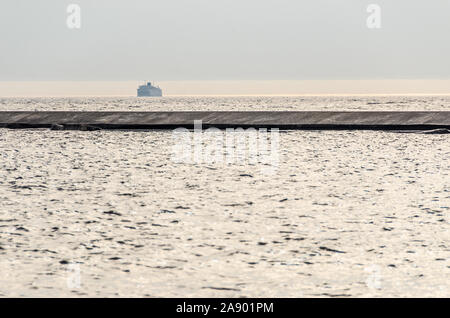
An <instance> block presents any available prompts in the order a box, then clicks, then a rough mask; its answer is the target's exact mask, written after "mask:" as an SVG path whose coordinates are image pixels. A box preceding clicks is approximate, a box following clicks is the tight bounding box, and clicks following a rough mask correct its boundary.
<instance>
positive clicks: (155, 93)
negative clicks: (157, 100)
mask: <svg viewBox="0 0 450 318" xmlns="http://www.w3.org/2000/svg"><path fill="white" fill-rule="evenodd" d="M137 96H138V97H161V96H162V90H161V88H159V87H158V86H153V85H152V83H151V82H147V84H145V85H141V86H139V88H138V90H137Z"/></svg>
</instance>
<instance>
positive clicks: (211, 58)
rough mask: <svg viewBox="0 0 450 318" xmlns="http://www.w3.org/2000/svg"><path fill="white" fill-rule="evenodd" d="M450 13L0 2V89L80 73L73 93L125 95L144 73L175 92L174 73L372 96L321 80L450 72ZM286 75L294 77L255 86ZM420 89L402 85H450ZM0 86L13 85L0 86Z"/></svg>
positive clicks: (217, 1) (442, 6)
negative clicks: (74, 12) (373, 21)
mask: <svg viewBox="0 0 450 318" xmlns="http://www.w3.org/2000/svg"><path fill="white" fill-rule="evenodd" d="M70 4H77V5H78V6H79V7H80V8H81V20H80V21H81V24H80V29H76V28H75V29H70V28H69V27H68V25H67V19H68V17H69V16H70V13H68V12H67V8H68V6H69V5H70ZM370 4H376V5H378V6H379V8H381V15H380V18H381V19H380V21H381V22H380V28H375V29H371V28H369V27H368V26H367V18H368V17H369V16H370V15H371V13H368V12H367V8H368V6H369V5H370ZM449 17H450V1H449V0H439V1H437V0H435V1H423V0H395V1H391V0H389V1H388V0H383V1H381V0H370V1H365V0H314V1H298V0H226V1H225V0H189V1H186V0H164V1H163V0H161V1H156V0H127V1H124V0H95V1H92V0H70V1H68V0H39V1H29V0H2V1H1V2H0V39H1V43H0V57H1V58H0V81H4V82H9V83H10V84H5V83H3V85H0V96H5V95H13V94H14V92H16V91H17V90H19V91H20V87H19V86H17V83H15V82H17V81H33V82H34V81H77V82H76V83H75V84H74V86H70V87H71V88H72V91H73V90H75V91H77V92H78V94H81V95H82V94H85V93H86V94H88V93H92V94H94V95H97V94H100V95H101V94H103V92H104V90H102V89H100V87H101V85H102V84H97V86H95V85H94V86H86V85H89V84H86V85H85V84H81V83H80V82H79V81H88V82H94V81H120V82H127V81H130V84H129V85H130V87H129V88H127V90H126V91H124V92H123V93H124V94H125V95H134V94H135V92H134V88H135V86H136V85H137V84H138V83H139V82H140V81H145V80H156V81H158V82H160V83H165V85H166V86H165V87H163V88H166V93H167V92H172V93H173V94H182V93H184V92H183V89H180V85H179V84H176V85H175V84H174V82H173V81H179V82H187V81H196V82H195V83H197V84H195V83H194V84H192V85H194V87H197V86H195V85H199V83H200V82H199V81H207V82H211V81H213V82H211V83H212V84H211V85H212V86H203V88H201V89H199V90H195V91H198V92H203V93H204V94H209V93H211V94H215V93H227V94H228V93H231V94H234V93H236V94H240V93H248V94H254V93H255V94H259V93H263V92H267V93H268V94H284V93H293V94H299V93H336V92H341V93H344V92H355V93H359V92H362V93H371V92H374V93H378V92H381V91H382V89H383V87H384V86H385V85H381V86H380V87H375V88H374V87H372V88H370V87H369V89H363V90H361V89H360V88H359V87H360V86H361V85H360V84H359V83H358V82H354V83H355V84H356V86H355V87H353V88H352V87H347V88H346V87H343V88H342V90H341V91H339V89H337V90H336V88H339V87H341V86H339V85H338V86H330V87H325V86H326V83H331V84H330V85H334V84H333V83H334V82H333V81H334V80H361V79H363V80H383V79H384V80H385V79H397V80H399V79H400V80H412V79H413V80H424V79H427V80H449V79H450V58H449V56H450V41H449V40H448V35H449V33H450V18H449ZM285 80H290V81H294V82H293V83H297V84H292V85H294V86H295V87H294V88H292V87H291V88H287V89H286V87H284V86H283V85H278V86H276V87H279V89H278V90H277V89H274V87H273V86H264V85H263V86H261V83H262V82H261V81H285ZM303 80H314V81H316V80H324V81H331V82H324V83H322V84H319V87H322V88H323V89H315V88H314V89H310V90H308V89H306V90H305V89H304V86H302V85H301V86H298V82H295V81H303ZM217 81H219V82H217ZM220 81H235V82H234V83H238V82H236V81H239V83H241V84H243V83H244V82H241V81H257V83H259V84H256V86H255V82H252V83H253V84H251V85H250V84H249V85H250V86H248V87H247V88H245V87H244V88H243V87H242V86H239V85H235V84H230V85H228V86H227V85H224V86H223V87H219V86H217V83H220ZM131 83H132V84H131ZM245 83H251V82H245ZM266 83H267V82H266ZM312 83H316V82H312ZM346 83H347V84H346V85H348V84H349V83H350V82H346ZM374 83H375V82H374ZM377 83H381V82H377ZM406 83H408V82H406ZM441 83H442V82H441ZM43 85H45V84H43ZM67 85H68V84H67V83H66V84H64V83H62V86H60V88H61V87H65V86H67ZM83 85H85V86H83ZM167 85H169V86H167ZM174 85H175V86H174ZM187 85H188V86H189V85H191V84H187ZM233 85H234V86H233ZM252 85H253V86H252ZM296 85H297V86H296ZM315 85H316V84H313V86H314V87H315ZM324 85H325V86H324ZM364 85H365V84H363V85H362V86H364ZM427 85H430V86H427ZM427 85H425V86H423V87H418V90H411V89H407V91H408V92H418V93H427V92H429V93H432V92H439V93H450V91H449V90H450V89H447V90H445V89H444V91H442V89H441V88H440V87H439V85H440V84H439V85H438V87H434V86H433V85H434V82H428V84H427ZM444 86H445V85H444ZM7 87H9V88H11V87H12V88H13V90H9V91H7V90H3V91H2V90H1V89H2V88H3V89H6V88H7ZM40 87H42V86H40ZM54 87H55V89H56V90H57V91H58V88H57V87H56V85H55V86H54ZM83 87H84V88H83ZM89 87H90V88H91V89H90V90H89ZM94 87H98V88H99V89H98V90H94V91H93V89H94ZM131 87H133V89H132V90H131ZM211 87H213V89H212V90H211ZM227 87H228V89H227ZM307 87H309V86H307ZM387 87H388V88H389V85H387ZM402 87H405V88H408V84H402V85H400V87H399V88H398V89H394V90H393V92H394V93H402V92H406V91H405V89H403V88H402ZM86 88H87V90H86ZM197 88H198V87H197ZM268 88H269V91H268ZM236 89H237V90H236ZM36 90H37V92H36V94H39V95H41V94H47V92H46V91H45V90H41V91H39V90H38V89H37V88H36ZM27 91H29V88H27V89H25V90H24V92H27ZM186 91H187V92H192V91H190V90H186ZM58 92H59V91H58ZM58 92H52V91H50V92H49V93H48V94H53V95H54V94H58ZM16 93H17V92H16ZM70 93H71V91H70V90H66V94H70ZM72 93H73V92H72ZM17 94H19V95H20V94H21V93H20V92H19V93H17ZM115 95H122V93H117V92H116V94H115Z"/></svg>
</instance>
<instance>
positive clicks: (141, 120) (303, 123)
mask: <svg viewBox="0 0 450 318" xmlns="http://www.w3.org/2000/svg"><path fill="white" fill-rule="evenodd" d="M196 120H197V121H200V120H201V121H202V127H203V128H208V127H217V128H221V129H224V128H237V127H242V128H249V127H255V128H279V129H304V130H307V129H308V130H311V129H314V130H317V129H319V130H344V129H345V130H354V129H361V130H432V129H440V128H443V129H450V111H224V112H222V111H201V112H187V111H182V112H128V111H123V112H87V111H83V112H77V111H45V112H44V111H30V112H29V111H1V112H0V127H3V128H16V129H19V128H53V129H61V130H64V129H81V130H95V129H175V128H178V127H185V128H190V129H191V128H194V121H196Z"/></svg>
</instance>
